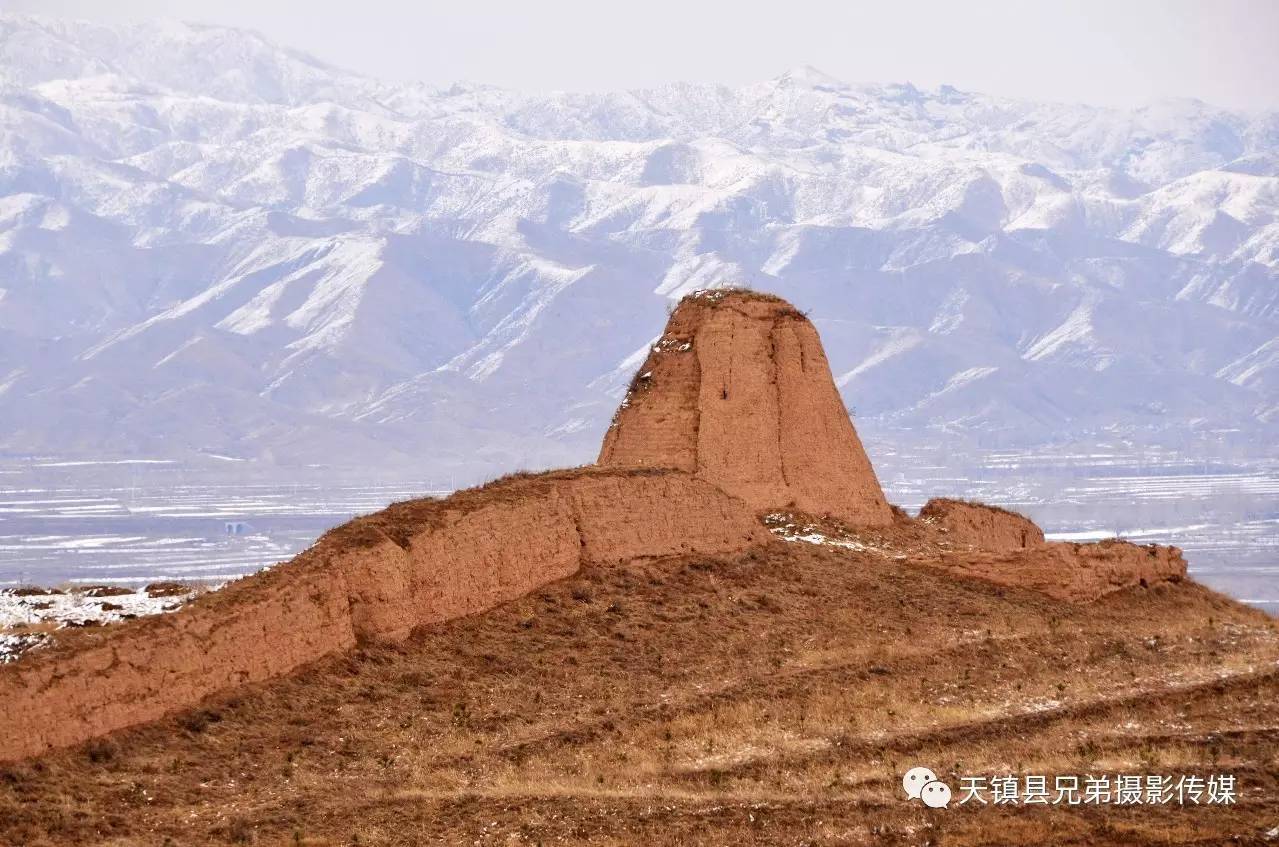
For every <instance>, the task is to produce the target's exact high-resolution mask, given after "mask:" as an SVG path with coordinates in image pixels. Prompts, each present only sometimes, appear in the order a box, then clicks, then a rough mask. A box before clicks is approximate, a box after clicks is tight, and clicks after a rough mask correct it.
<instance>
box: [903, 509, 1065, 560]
mask: <svg viewBox="0 0 1279 847" xmlns="http://www.w3.org/2000/svg"><path fill="white" fill-rule="evenodd" d="M919 518H920V520H922V521H924V522H925V523H928V524H931V525H932V526H933V527H935V528H937V529H939V530H941V531H942V532H945V533H946V534H947V536H948V537H949V538H950V540H951V541H955V542H957V543H959V544H968V545H971V546H973V547H980V548H982V549H985V550H1022V549H1024V548H1027V547H1038V546H1039V545H1041V544H1043V543H1044V531H1043V530H1042V529H1040V528H1039V527H1038V526H1036V525H1035V522H1034V521H1032V520H1031V519H1030V518H1028V517H1026V516H1025V515H1019V514H1017V513H1016V512H1010V511H1008V510H1007V509H1001V508H999V507H998V506H987V505H986V504H984V503H972V502H968V501H965V500H952V499H950V498H946V497H935V498H933V499H932V500H929V501H928V502H927V503H925V504H924V508H922V509H920V510H919Z"/></svg>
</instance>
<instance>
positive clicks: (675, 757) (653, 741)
mask: <svg viewBox="0 0 1279 847" xmlns="http://www.w3.org/2000/svg"><path fill="white" fill-rule="evenodd" d="M885 539H886V540H885V541H884V544H885V545H886V546H885V547H884V548H883V549H877V550H867V551H856V550H849V549H842V548H835V547H823V546H817V545H809V544H802V543H793V544H785V543H782V542H773V543H772V544H769V545H766V546H763V547H759V548H755V549H753V550H751V551H748V552H745V553H735V554H727V555H719V556H709V557H708V556H675V557H670V558H664V559H657V560H649V561H644V562H633V563H630V564H626V565H622V566H614V567H599V566H588V567H586V568H584V569H582V570H581V571H579V572H578V573H577V574H575V575H573V576H571V577H568V578H567V579H565V580H561V581H559V582H556V583H553V584H551V585H548V586H545V587H544V588H541V589H539V590H537V591H535V592H534V593H532V594H531V595H528V596H525V597H522V598H520V599H517V600H515V601H512V602H510V603H507V604H505V605H502V606H500V607H498V608H496V609H494V610H492V611H490V612H487V613H485V614H483V615H477V616H472V617H467V618H462V619H458V620H454V621H448V622H443V623H437V624H431V625H429V626H426V627H424V628H421V629H419V630H418V631H417V632H416V633H415V634H414V635H413V636H412V637H410V638H409V639H408V640H406V641H404V642H400V643H398V644H386V643H384V644H382V645H367V646H365V647H362V648H358V649H356V650H354V651H353V652H350V653H348V654H344V655H337V656H332V657H329V658H326V659H323V660H321V661H320V662H318V663H315V664H312V665H310V666H308V667H307V668H306V669H304V670H301V671H299V672H297V673H295V674H292V675H290V676H288V677H285V678H282V679H278V680H273V681H269V682H266V683H259V684H255V685H252V686H249V687H247V688H245V689H242V690H240V691H239V692H236V693H233V694H228V695H220V696H217V697H213V698H210V699H208V700H206V701H204V702H203V703H202V704H201V705H200V706H199V707H198V708H195V709H193V710H190V711H185V712H181V713H179V714H177V715H175V716H172V717H168V718H165V719H163V720H161V721H159V722H154V723H150V724H147V725H145V726H142V727H138V728H134V729H129V730H124V731H122V732H118V733H115V734H113V735H111V736H110V737H108V738H106V739H101V740H97V741H93V742H90V743H88V744H86V745H82V746H79V747H76V748H72V749H68V750H64V751H58V752H52V753H49V754H46V755H44V756H42V757H40V758H39V759H36V760H31V761H28V762H25V763H22V764H16V765H10V766H9V767H8V768H5V769H0V844H5V845H31V847H35V845H45V847H48V845H57V847H78V845H102V844H107V845H113V847H161V845H170V844H172V845H242V844H256V845H294V844H302V845H311V846H312V847H319V845H325V847H347V846H348V845H385V847H392V845H394V846H395V847H399V846H400V845H403V846H404V847H407V845H420V844H446V845H453V844H479V845H537V844H543V845H550V844H591V845H614V847H620V846H621V845H635V844H646V845H685V844H705V845H732V847H739V845H775V844H796V845H797V844H805V845H813V846H814V847H835V846H836V845H839V846H840V847H848V845H888V844H915V845H923V844H933V845H941V846H942V847H967V846H968V845H973V847H976V845H987V846H988V845H1004V844H1030V845H1040V844H1053V845H1080V847H1083V846H1084V845H1088V846H1089V847H1095V845H1116V847H1119V845H1123V847H1134V845H1136V846H1137V847H1142V846H1143V845H1148V846H1149V847H1154V845H1168V844H1184V845H1206V844H1226V843H1229V844H1256V845H1262V844H1273V841H1266V839H1265V833H1266V832H1267V831H1268V830H1269V829H1270V828H1272V827H1274V826H1275V825H1277V824H1279V757H1277V756H1276V751H1277V750H1279V724H1276V722H1275V716H1274V714H1273V704H1274V703H1275V702H1276V700H1279V676H1277V674H1276V667H1279V666H1277V664H1276V663H1277V662H1279V632H1277V631H1276V626H1275V623H1274V622H1273V621H1271V620H1269V619H1267V618H1266V617H1265V616H1264V615H1262V614H1261V613H1259V612H1256V611H1253V610H1248V609H1246V608H1244V607H1242V606H1240V605H1239V604H1237V603H1234V602H1232V601H1229V600H1227V599H1225V598H1223V597H1220V596H1218V595H1215V594H1213V593H1212V592H1209V591H1207V590H1205V589H1203V588H1201V587H1199V586H1197V585H1195V584H1194V583H1191V582H1183V583H1179V584H1171V583H1168V584H1160V585H1156V586H1153V587H1151V588H1148V589H1141V588H1130V589H1127V590H1124V591H1121V592H1118V593H1114V594H1112V595H1109V596H1107V597H1105V598H1104V599H1102V600H1100V601H1098V602H1096V603H1092V604H1084V605H1075V604H1062V603H1060V602H1057V601H1053V600H1050V599H1048V598H1046V597H1045V596H1043V595H1042V594H1039V593H1036V592H1031V591H1025V590H1019V589H1015V588H1008V587H1001V586H997V585H994V584H992V583H990V582H987V581H984V580H977V579H964V578H939V576H938V571H937V570H936V569H934V568H932V567H930V566H922V565H915V564H911V563H909V562H907V563H902V562H900V561H898V560H897V558H896V557H897V556H899V555H904V556H909V557H912V558H913V553H912V552H911V550H912V549H913V548H911V547H905V546H897V545H895V544H893V543H891V541H890V540H888V539H887V536H885ZM918 763H927V764H929V765H931V766H933V767H934V768H935V769H936V770H937V772H938V774H939V775H941V776H942V778H943V779H946V780H948V781H950V782H951V784H952V785H955V784H957V781H956V777H957V776H958V775H960V774H963V775H974V774H976V775H984V776H987V777H992V776H997V775H1001V774H1007V773H1018V774H1020V773H1038V774H1045V775H1048V776H1049V777H1052V776H1054V775H1056V774H1085V773H1156V774H1170V775H1174V776H1175V775H1178V774H1205V773H1229V774H1233V775H1235V776H1236V777H1237V779H1238V780H1239V783H1240V785H1241V786H1243V792H1242V795H1241V799H1240V802H1239V803H1238V804H1236V805H1232V806H1207V805H1200V806H1189V805H1188V806H1185V807H1180V806H1177V805H1175V804H1174V805H1168V806H1147V805H1137V806H1105V807H1095V806H1046V807H1004V806H979V805H972V804H967V805H962V806H954V807H952V808H951V809H947V810H936V811H932V810H928V809H925V808H923V807H922V806H920V805H918V804H911V803H907V802H905V801H904V800H903V799H902V798H901V795H900V790H901V789H900V787H899V781H900V778H901V774H902V772H903V771H904V770H905V769H906V768H908V767H910V766H912V765H915V764H918Z"/></svg>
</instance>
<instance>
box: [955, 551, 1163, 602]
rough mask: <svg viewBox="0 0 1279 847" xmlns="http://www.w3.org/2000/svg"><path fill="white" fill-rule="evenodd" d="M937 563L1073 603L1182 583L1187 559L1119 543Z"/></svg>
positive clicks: (958, 555) (959, 556)
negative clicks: (1139, 587)
mask: <svg viewBox="0 0 1279 847" xmlns="http://www.w3.org/2000/svg"><path fill="white" fill-rule="evenodd" d="M939 564H941V565H942V566H943V567H945V568H947V569H948V570H950V571H952V572H954V573H959V574H963V575H966V576H975V577H979V578H981V579H985V580H989V581H991V582H996V583H999V584H1001V585H1008V586H1012V587H1015V588H1028V589H1031V590H1034V591H1039V592H1042V593H1044V594H1047V595H1048V596H1049V597H1053V598H1055V599H1058V600H1069V601H1071V602H1075V603H1083V602H1089V601H1092V600H1096V599H1098V598H1100V597H1103V596H1105V595H1106V594H1109V593H1111V592H1112V591H1118V590H1120V589H1123V588H1132V587H1135V586H1151V585H1155V584H1157V583H1160V582H1178V581H1180V580H1182V579H1184V578H1185V576H1186V560H1185V559H1184V558H1182V555H1181V550H1180V549H1178V548H1176V547H1164V546H1161V545H1157V544H1145V545H1137V544H1132V543H1129V542H1127V541H1115V540H1110V541H1101V542H1098V543H1096V544H1070V543H1066V542H1058V541H1050V542H1047V543H1045V544H1041V545H1039V546H1037V547H1029V548H1026V549H1023V550H1006V551H1002V552H999V551H972V550H967V551H953V552H949V553H946V554H944V555H943V556H942V557H941V559H940V562H939Z"/></svg>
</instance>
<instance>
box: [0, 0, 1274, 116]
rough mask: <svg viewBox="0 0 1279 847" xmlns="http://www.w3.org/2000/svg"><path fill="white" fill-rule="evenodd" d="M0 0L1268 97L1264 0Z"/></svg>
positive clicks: (427, 50)
mask: <svg viewBox="0 0 1279 847" xmlns="http://www.w3.org/2000/svg"><path fill="white" fill-rule="evenodd" d="M0 8H3V9H5V10H9V11H17V12H37V13H41V14H47V15H62V16H76V17H86V18H91V19H97V20H129V19H135V20H136V19H146V18H152V17H168V18H181V19H186V20H196V21H204V22H208V23H220V24H228V25H232V26H242V27H249V28H252V29H256V30H259V31H261V32H263V33H265V34H266V35H268V36H270V37H271V38H273V39H275V40H278V41H280V42H283V43H285V44H287V45H290V46H293V47H298V48H300V49H303V50H307V51H309V52H312V53H314V54H316V55H318V56H320V57H321V58H323V59H326V60H328V61H330V62H333V63H335V64H339V65H344V66H346V67H349V68H352V69H355V70H358V71H361V72H364V73H367V74H371V75H374V76H378V77H382V78H385V79H390V80H423V81H426V82H429V83H432V84H441V85H442V84H447V83H450V82H454V81H457V80H469V81H475V82H487V83H493V84H497V85H503V86H510V87H516V88H525V89H548V88H561V89H577V90H598V89H606V88H623V87H634V86H643V85H648V84H652V83H656V82H664V81H669V80H679V79H685V80H698V81H718V82H725V83H730V84H736V83H742V82H750V81H756V80H762V79H767V78H769V77H773V76H776V75H778V74H779V73H781V72H783V71H785V70H786V69H788V68H790V67H792V66H795V65H799V64H810V65H814V66H816V67H818V68H820V69H821V70H824V71H826V72H827V73H829V74H831V75H833V76H837V77H839V78H841V79H844V80H847V81H850V82H860V81H866V82H900V81H910V82H913V83H914V84H916V85H918V86H921V87H933V86H936V85H939V84H941V83H949V84H951V85H955V86H957V87H959V88H965V89H970V90H976V91H984V92H989V93H992V94H1003V95H1009V96H1015V97H1028V98H1041V99H1050V100H1066V101H1083V102H1091V103H1099V104H1115V105H1135V104H1140V103H1144V102H1148V101H1151V100H1156V99H1159V98H1164V97H1198V98H1201V99H1203V100H1207V101H1209V102H1213V103H1219V104H1222V105H1227V106H1243V107H1265V108H1279V0H1199V2H1194V0H1166V2H1154V0H1132V2H1122V0H1082V2H1081V1H1080V0H1075V1H1074V2H1062V0H1056V2H1033V1H1032V0H1026V2H982V3H963V2H958V0H938V1H937V2H875V3H867V2H849V0H844V2H839V0H833V1H832V0H827V2H810V0H783V2H773V3H767V4H755V5H752V4H748V3H742V2H738V3H732V2H698V1H697V0H644V2H637V3H616V2H613V3H609V2H601V1H600V0H593V2H559V1H558V0H525V2H516V3H510V2H487V1H486V0H454V1H453V2H448V3H439V2H432V0H426V1H425V2H406V1H405V0H399V1H398V2H397V1H396V0H360V2H350V1H349V0H346V2H330V0H312V2H307V3H272V2H268V0H216V2H215V0H111V2H109V3H104V2H102V0H0Z"/></svg>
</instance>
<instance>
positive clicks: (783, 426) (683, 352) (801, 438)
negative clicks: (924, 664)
mask: <svg viewBox="0 0 1279 847" xmlns="http://www.w3.org/2000/svg"><path fill="white" fill-rule="evenodd" d="M599 464H601V465H605V466H615V467H669V468H678V469H680V470H683V471H687V472H688V473H692V474H694V475H696V476H698V477H700V478H701V479H705V480H707V481H709V482H711V483H713V484H715V485H717V486H719V487H720V488H722V489H724V490H725V491H727V492H728V493H730V494H733V495H735V496H737V497H740V498H742V499H743V500H745V501H746V502H747V503H748V504H750V505H751V506H753V507H754V508H756V509H759V510H768V509H795V510H798V511H802V512H811V513H813V514H819V515H821V514H825V515H831V516H833V517H835V518H838V519H840V520H843V521H846V522H848V523H851V524H857V525H862V526H884V525H886V524H888V523H890V522H891V520H892V515H891V513H890V511H889V508H888V501H887V500H885V499H884V492H883V491H882V490H881V489H880V487H879V481H878V480H877V479H876V478H875V471H874V470H873V469H872V468H871V464H870V460H869V459H867V457H866V451H865V450H864V449H863V448H862V444H861V441H860V440H859V439H858V437H857V433H856V431H855V430H854V429H853V424H852V422H851V421H850V420H849V417H848V410H847V409H845V408H844V403H843V401H842V400H841V399H840V396H839V392H838V390H836V388H835V383H834V381H833V380H832V378H831V373H830V365H829V364H827V362H826V354H825V352H824V351H823V350H822V343H821V339H819V338H818V336H817V330H815V329H814V328H813V325H812V323H810V322H809V321H808V319H807V318H805V317H804V316H803V315H802V314H801V313H800V312H798V311H797V310H796V309H795V307H793V306H791V305H790V304H789V303H787V302H785V301H784V300H780V299H778V298H776V297H768V296H761V295H759V294H756V293H755V292H747V291H735V290H727V291H726V290H717V291H706V292H699V293H698V294H695V295H692V296H690V297H687V298H685V299H684V300H683V301H682V302H681V303H680V304H679V307H678V308H677V309H676V310H675V312H674V314H672V315H671V319H670V321H669V323H667V325H666V331H665V333H664V334H663V335H662V337H661V338H660V339H659V340H658V342H657V344H655V345H654V346H653V349H652V350H651V351H650V352H649V355H648V358H647V359H646V360H645V362H644V364H643V365H642V366H641V367H640V370H639V372H638V374H637V375H636V378H635V380H634V382H633V383H632V385H631V389H630V391H629V392H628V393H627V395H626V399H625V401H624V402H623V403H622V408H621V409H619V410H618V413H617V415H616V417H615V419H614V421H613V425H612V426H611V427H610V428H609V431H608V434H607V435H606V436H605V438H604V446H603V449H601V451H600V457H599Z"/></svg>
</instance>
